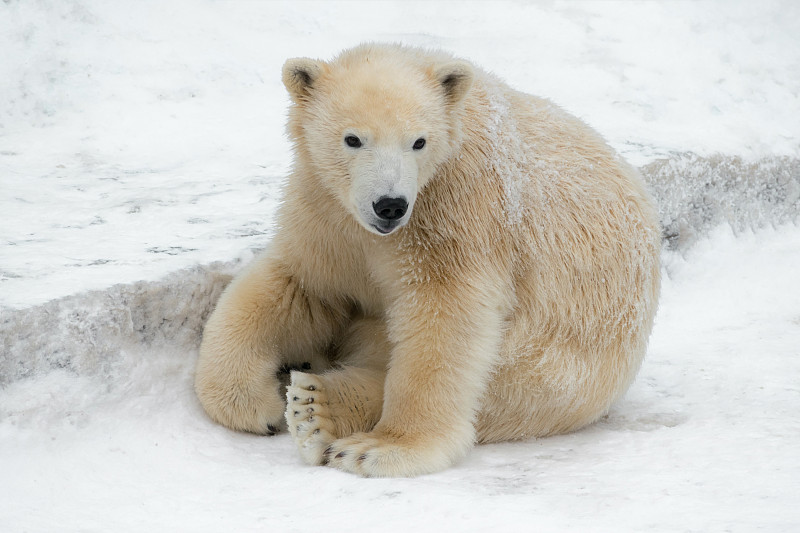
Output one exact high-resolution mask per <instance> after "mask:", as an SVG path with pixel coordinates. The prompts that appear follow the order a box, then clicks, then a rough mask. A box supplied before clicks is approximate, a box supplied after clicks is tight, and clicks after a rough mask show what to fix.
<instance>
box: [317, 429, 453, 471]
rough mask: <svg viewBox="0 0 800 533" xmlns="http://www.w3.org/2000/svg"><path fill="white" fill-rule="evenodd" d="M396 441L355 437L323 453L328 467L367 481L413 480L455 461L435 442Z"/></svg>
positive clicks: (372, 436)
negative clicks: (379, 478) (365, 478)
mask: <svg viewBox="0 0 800 533" xmlns="http://www.w3.org/2000/svg"><path fill="white" fill-rule="evenodd" d="M404 440H405V439H397V438H393V437H390V436H387V435H384V434H381V433H379V432H371V433H356V434H354V435H351V436H349V437H347V438H344V439H339V440H337V441H335V442H333V443H332V444H331V445H330V446H328V448H326V449H325V450H324V452H323V455H324V458H325V460H327V464H328V466H331V467H333V468H338V469H339V470H344V471H345V472H351V473H353V474H358V475H360V476H364V477H410V476H417V475H420V474H429V473H431V472H436V471H438V470H442V469H443V468H446V467H447V466H449V464H450V463H451V462H452V458H449V457H447V456H446V454H444V453H442V452H441V447H440V446H437V445H436V444H435V443H433V442H427V441H426V440H424V439H423V440H420V439H414V444H413V445H412V444H409V443H407V442H404Z"/></svg>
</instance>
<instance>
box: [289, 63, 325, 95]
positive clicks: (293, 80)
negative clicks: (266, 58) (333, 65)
mask: <svg viewBox="0 0 800 533" xmlns="http://www.w3.org/2000/svg"><path fill="white" fill-rule="evenodd" d="M323 66H324V63H322V62H321V61H316V60H314V59H309V58H307V57H296V58H294V59H289V60H287V61H286V63H284V64H283V84H284V85H285V86H286V89H287V90H288V91H289V96H291V97H292V100H294V101H295V102H297V103H300V102H301V101H304V100H306V99H308V97H309V96H310V94H311V89H312V88H313V87H314V83H315V82H316V81H317V79H318V78H319V76H320V74H322V68H323Z"/></svg>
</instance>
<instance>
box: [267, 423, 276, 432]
mask: <svg viewBox="0 0 800 533" xmlns="http://www.w3.org/2000/svg"><path fill="white" fill-rule="evenodd" d="M267 431H268V432H269V433H267V434H268V435H274V434H275V433H277V432H278V428H276V427H275V426H273V425H272V424H267Z"/></svg>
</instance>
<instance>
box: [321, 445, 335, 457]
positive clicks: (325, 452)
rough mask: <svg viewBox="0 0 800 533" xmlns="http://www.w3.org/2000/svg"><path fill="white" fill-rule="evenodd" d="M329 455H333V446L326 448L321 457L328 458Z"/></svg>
mask: <svg viewBox="0 0 800 533" xmlns="http://www.w3.org/2000/svg"><path fill="white" fill-rule="evenodd" d="M331 453H333V446H328V447H327V448H325V451H324V452H322V456H323V457H328V456H329V455H330V454H331Z"/></svg>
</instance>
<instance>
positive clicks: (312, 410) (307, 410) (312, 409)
mask: <svg viewBox="0 0 800 533" xmlns="http://www.w3.org/2000/svg"><path fill="white" fill-rule="evenodd" d="M306 412H308V413H313V412H314V408H313V407H309V408H308V409H306Z"/></svg>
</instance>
